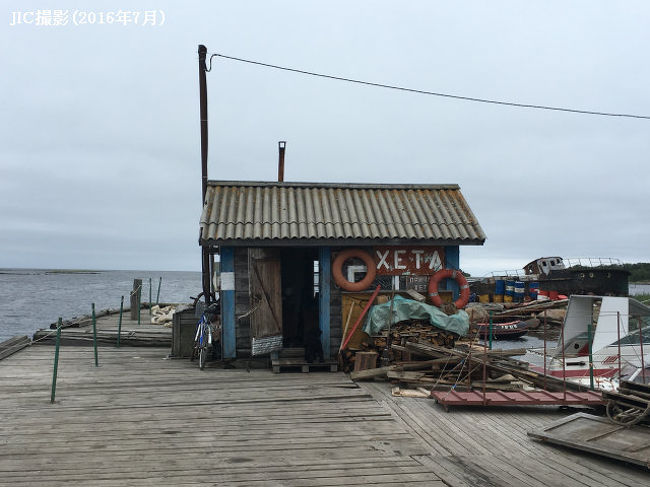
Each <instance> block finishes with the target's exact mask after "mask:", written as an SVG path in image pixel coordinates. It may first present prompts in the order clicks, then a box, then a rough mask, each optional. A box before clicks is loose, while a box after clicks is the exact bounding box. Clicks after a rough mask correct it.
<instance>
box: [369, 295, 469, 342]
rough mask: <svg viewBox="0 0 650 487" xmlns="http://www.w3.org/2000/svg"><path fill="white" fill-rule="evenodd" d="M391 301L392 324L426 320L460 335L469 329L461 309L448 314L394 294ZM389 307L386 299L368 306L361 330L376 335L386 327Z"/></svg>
mask: <svg viewBox="0 0 650 487" xmlns="http://www.w3.org/2000/svg"><path fill="white" fill-rule="evenodd" d="M393 303H394V304H393V319H392V320H391V323H392V324H395V323H399V322H400V321H407V320H422V321H428V322H429V323H431V324H432V325H434V326H436V327H438V328H440V329H442V330H446V331H450V332H453V333H457V334H459V335H461V336H464V335H466V334H467V332H468V330H469V316H467V313H465V311H463V310H458V313H456V314H453V315H451V316H448V315H447V314H446V313H444V312H442V311H441V310H440V309H439V308H437V307H436V306H433V305H431V304H425V303H420V302H418V301H415V300H413V299H406V298H403V297H401V296H395V298H394V299H393ZM390 307H391V302H390V301H388V302H387V303H385V304H377V305H375V306H373V307H372V308H370V311H369V312H368V316H367V317H366V323H365V325H364V326H363V331H365V332H366V333H367V334H368V335H376V334H378V333H379V332H380V331H381V330H383V329H384V328H387V327H388V322H389V316H390Z"/></svg>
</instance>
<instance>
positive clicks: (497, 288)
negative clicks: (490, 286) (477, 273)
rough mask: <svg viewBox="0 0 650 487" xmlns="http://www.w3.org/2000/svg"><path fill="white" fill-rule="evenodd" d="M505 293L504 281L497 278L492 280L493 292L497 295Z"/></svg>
mask: <svg viewBox="0 0 650 487" xmlns="http://www.w3.org/2000/svg"><path fill="white" fill-rule="evenodd" d="M505 293H506V281H505V280H503V279H497V280H496V281H494V294H496V295H497V296H503V295H504V294H505Z"/></svg>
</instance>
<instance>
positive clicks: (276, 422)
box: [0, 345, 650, 487]
mask: <svg viewBox="0 0 650 487" xmlns="http://www.w3.org/2000/svg"><path fill="white" fill-rule="evenodd" d="M167 354H168V349H166V348H165V349H161V348H152V347H146V348H132V347H124V348H121V349H116V348H113V347H101V348H100V350H99V363H100V367H99V368H95V367H94V361H93V353H92V349H91V348H89V347H78V346H75V347H72V346H70V347H63V348H62V350H61V357H60V362H59V372H60V375H59V380H58V383H57V384H58V385H57V402H56V403H55V404H53V405H52V404H50V402H49V397H50V385H51V384H50V381H51V374H52V360H53V355H54V349H53V347H50V346H40V345H35V346H31V347H29V348H27V349H24V350H22V351H20V352H19V353H17V354H14V355H12V356H11V357H8V358H7V359H5V360H2V361H0V417H2V422H1V423H0V486H9V485H11V486H27V485H52V486H63V485H65V486H73V487H74V486H82V485H83V486H87V485H99V486H107V487H109V486H111V487H112V486H123V485H126V486H150V485H174V486H176V485H178V486H183V485H187V486H192V485H220V486H221V485H235V486H243V485H254V486H257V485H264V486H267V485H268V486H276V485H277V486H279V485H283V486H284V485H287V486H308V485H317V486H332V485H375V486H381V485H386V486H388V485H394V486H398V485H399V486H401V485H427V486H433V487H436V486H438V487H442V486H443V485H447V486H454V487H455V486H458V487H476V486H479V487H480V486H483V487H485V486H504V487H505V486H512V487H515V486H517V487H520V486H523V487H542V486H558V487H560V486H562V487H564V486H569V487H572V486H575V487H586V486H589V487H594V486H608V487H622V486H627V487H639V486H641V485H649V484H650V476H649V475H648V473H647V472H646V471H644V470H642V469H639V468H637V467H635V466H630V465H625V464H621V463H618V462H614V461H611V460H607V459H601V458H600V457H596V456H591V455H585V454H578V453H575V452H573V451H571V450H568V449H564V448H561V447H553V446H550V445H546V444H542V443H539V442H536V441H533V440H531V439H530V438H528V437H527V435H526V432H527V431H529V430H531V429H533V428H540V427H543V426H544V425H546V424H548V423H550V422H552V421H555V420H557V419H560V418H562V417H565V416H567V415H568V414H570V412H563V411H560V410H558V409H557V408H550V407H537V408H533V410H531V409H526V408H518V407H510V408H498V407H495V408H486V409H476V408H463V407H459V408H457V409H454V410H452V412H449V413H446V412H445V411H444V409H443V408H442V407H440V406H439V405H436V404H435V403H434V401H433V400H430V399H410V398H394V397H392V396H391V395H390V386H389V385H388V384H386V383H363V384H362V386H361V387H358V386H357V385H356V384H354V383H352V382H351V381H350V380H349V379H348V378H347V377H346V376H345V375H344V374H341V373H334V374H333V373H328V372H325V373H316V374H315V373H311V374H303V373H295V374H280V375H277V374H273V373H272V372H271V371H270V370H253V371H251V372H247V371H245V370H222V369H217V368H210V367H208V368H207V369H206V370H204V371H199V370H198V366H197V364H196V363H190V362H189V361H188V360H173V359H167V358H166V357H167Z"/></svg>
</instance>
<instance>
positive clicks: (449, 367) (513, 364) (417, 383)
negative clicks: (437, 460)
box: [350, 339, 583, 397]
mask: <svg viewBox="0 0 650 487" xmlns="http://www.w3.org/2000/svg"><path fill="white" fill-rule="evenodd" d="M403 348H404V349H405V350H407V351H408V352H409V353H410V356H411V360H409V361H402V362H396V363H393V364H392V365H387V366H382V367H375V368H368V369H364V370H356V371H353V372H352V373H351V374H350V377H351V378H352V380H354V381H363V380H375V379H383V380H387V381H390V382H392V383H393V384H395V385H396V386H397V387H399V393H398V394H397V393H395V394H394V395H398V396H400V397H421V394H415V393H405V392H404V391H405V390H406V389H409V390H415V391H419V392H420V393H421V392H422V390H423V389H426V390H427V391H429V393H430V392H431V391H439V390H442V391H445V390H451V389H453V390H456V391H459V392H460V391H471V390H490V391H532V390H536V389H541V388H544V389H546V390H549V391H562V388H563V381H562V380H561V379H558V378H554V377H549V376H546V377H545V376H544V375H543V374H540V373H537V372H534V371H532V370H530V369H529V368H528V364H527V363H524V362H521V361H519V360H516V359H515V358H513V357H515V356H517V355H522V354H523V353H524V352H525V350H524V349H512V350H486V349H485V348H484V347H481V346H477V345H475V344H472V343H471V342H465V343H459V344H457V346H456V348H448V347H444V346H437V345H434V344H432V343H430V342H428V341H426V340H421V339H419V340H417V341H409V342H406V343H405V345H404V347H403ZM567 386H568V387H570V388H572V389H574V390H582V389H583V388H581V386H579V385H577V384H569V383H567ZM409 394H411V395H409ZM427 397H428V396H427Z"/></svg>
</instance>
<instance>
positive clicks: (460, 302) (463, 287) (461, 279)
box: [429, 269, 469, 309]
mask: <svg viewBox="0 0 650 487" xmlns="http://www.w3.org/2000/svg"><path fill="white" fill-rule="evenodd" d="M443 279H454V280H455V281H456V282H457V283H458V285H459V286H460V297H459V298H458V299H457V300H456V301H455V302H454V305H455V306H456V308H458V309H460V308H462V307H463V306H465V305H466V304H467V302H468V301H469V284H467V279H465V276H464V275H463V273H462V272H461V271H459V270H455V269H441V270H439V271H438V272H436V273H435V274H434V275H433V276H431V279H429V297H430V298H431V302H432V303H433V304H434V305H435V306H438V307H440V306H442V299H441V298H440V296H439V295H438V285H439V284H440V281H442V280H443Z"/></svg>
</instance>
